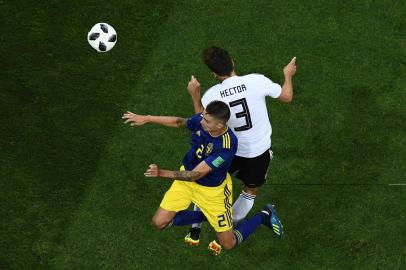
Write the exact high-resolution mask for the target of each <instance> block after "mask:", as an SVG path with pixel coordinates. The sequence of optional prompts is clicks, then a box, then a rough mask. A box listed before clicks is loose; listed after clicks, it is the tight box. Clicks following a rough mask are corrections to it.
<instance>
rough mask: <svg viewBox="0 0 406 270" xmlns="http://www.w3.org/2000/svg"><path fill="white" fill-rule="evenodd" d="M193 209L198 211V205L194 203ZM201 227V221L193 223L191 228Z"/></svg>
mask: <svg viewBox="0 0 406 270" xmlns="http://www.w3.org/2000/svg"><path fill="white" fill-rule="evenodd" d="M193 211H200V208H199V206H197V205H196V204H195V205H194V206H193ZM201 227H202V223H193V224H192V228H201Z"/></svg>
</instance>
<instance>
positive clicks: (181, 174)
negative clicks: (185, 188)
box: [144, 161, 211, 182]
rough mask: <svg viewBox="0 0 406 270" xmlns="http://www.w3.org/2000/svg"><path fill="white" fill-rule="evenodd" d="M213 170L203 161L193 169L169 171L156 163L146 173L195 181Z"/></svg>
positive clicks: (152, 175) (150, 175)
mask: <svg viewBox="0 0 406 270" xmlns="http://www.w3.org/2000/svg"><path fill="white" fill-rule="evenodd" d="M210 171H211V168H210V167H209V166H208V165H207V164H206V162H204V161H202V162H200V164H199V165H197V166H196V168H194V169H193V171H169V170H162V169H159V168H158V166H157V165H156V164H151V165H149V168H148V169H147V171H146V172H145V173H144V175H145V176H146V177H162V178H169V179H176V180H181V181H188V182H194V181H197V180H199V179H200V178H202V177H204V176H205V175H207V174H208V173H209V172H210Z"/></svg>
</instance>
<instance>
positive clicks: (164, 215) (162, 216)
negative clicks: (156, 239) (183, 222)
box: [152, 207, 177, 230]
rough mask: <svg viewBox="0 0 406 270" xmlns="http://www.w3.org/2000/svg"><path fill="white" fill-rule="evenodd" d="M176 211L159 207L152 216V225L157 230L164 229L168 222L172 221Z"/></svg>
mask: <svg viewBox="0 0 406 270" xmlns="http://www.w3.org/2000/svg"><path fill="white" fill-rule="evenodd" d="M176 213H177V212H176V211H168V210H166V209H163V208H161V207H159V208H158V210H156V212H155V214H154V216H153V217H152V225H154V227H155V228H157V229H158V230H162V229H165V228H166V227H167V226H168V224H170V223H171V222H172V220H173V218H174V217H175V216H176Z"/></svg>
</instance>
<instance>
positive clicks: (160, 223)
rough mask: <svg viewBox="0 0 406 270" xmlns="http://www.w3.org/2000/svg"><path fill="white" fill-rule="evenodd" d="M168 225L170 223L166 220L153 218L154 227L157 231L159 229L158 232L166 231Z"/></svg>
mask: <svg viewBox="0 0 406 270" xmlns="http://www.w3.org/2000/svg"><path fill="white" fill-rule="evenodd" d="M168 223H169V222H167V221H165V220H162V219H161V218H159V217H155V216H154V217H153V218H152V225H153V226H154V227H155V228H156V229H158V230H163V229H165V227H166V226H168Z"/></svg>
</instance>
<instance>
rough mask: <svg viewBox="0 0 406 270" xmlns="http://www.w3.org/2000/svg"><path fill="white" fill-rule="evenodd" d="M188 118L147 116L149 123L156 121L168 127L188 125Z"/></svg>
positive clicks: (155, 122)
mask: <svg viewBox="0 0 406 270" xmlns="http://www.w3.org/2000/svg"><path fill="white" fill-rule="evenodd" d="M186 121H187V119H186V118H182V117H176V116H153V115H148V116H147V122H148V123H154V124H158V125H163V126H167V127H177V128H179V127H186Z"/></svg>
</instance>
